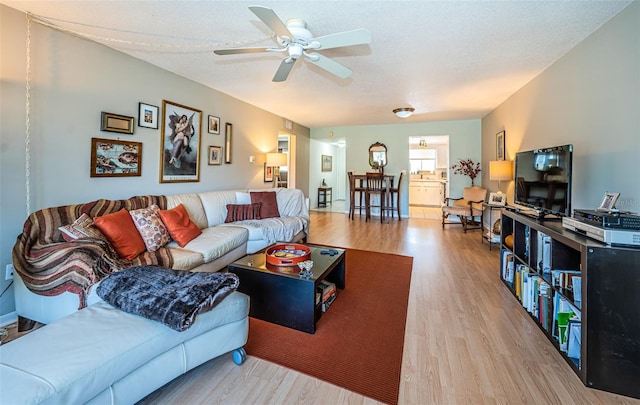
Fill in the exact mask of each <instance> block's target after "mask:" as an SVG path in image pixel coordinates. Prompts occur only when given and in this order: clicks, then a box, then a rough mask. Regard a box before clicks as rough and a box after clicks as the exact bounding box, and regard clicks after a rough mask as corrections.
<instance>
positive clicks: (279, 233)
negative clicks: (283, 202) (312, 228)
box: [220, 217, 307, 244]
mask: <svg viewBox="0 0 640 405" xmlns="http://www.w3.org/2000/svg"><path fill="white" fill-rule="evenodd" d="M306 225H307V223H306V220H305V219H304V218H301V217H279V218H265V219H260V220H248V221H239V222H233V223H229V224H222V225H220V227H229V228H231V227H239V228H244V229H246V230H247V231H248V238H249V239H248V240H249V241H252V240H265V241H267V243H268V244H273V243H275V242H283V241H290V240H292V239H293V237H294V236H295V235H297V234H298V233H299V232H301V231H303V230H305V229H306Z"/></svg>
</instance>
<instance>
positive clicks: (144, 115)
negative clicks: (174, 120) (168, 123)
mask: <svg viewBox="0 0 640 405" xmlns="http://www.w3.org/2000/svg"><path fill="white" fill-rule="evenodd" d="M158 111H159V108H158V107H156V106H155V105H151V104H145V103H138V126H139V127H145V128H153V129H158Z"/></svg>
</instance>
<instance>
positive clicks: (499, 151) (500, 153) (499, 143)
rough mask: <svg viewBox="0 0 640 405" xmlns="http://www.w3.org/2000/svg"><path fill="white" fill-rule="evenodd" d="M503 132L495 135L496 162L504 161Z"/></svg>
mask: <svg viewBox="0 0 640 405" xmlns="http://www.w3.org/2000/svg"><path fill="white" fill-rule="evenodd" d="M504 155H505V153H504V131H500V132H498V133H497V134H496V160H504V159H505V157H504Z"/></svg>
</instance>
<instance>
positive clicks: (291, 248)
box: [265, 243, 311, 269]
mask: <svg viewBox="0 0 640 405" xmlns="http://www.w3.org/2000/svg"><path fill="white" fill-rule="evenodd" d="M265 255H266V259H267V263H268V264H272V265H274V266H295V268H296V269H297V266H298V263H300V262H304V261H307V260H309V259H310V258H311V249H310V248H309V247H308V246H305V245H301V244H299V243H285V244H277V245H273V246H271V247H269V248H267V250H266V251H265Z"/></svg>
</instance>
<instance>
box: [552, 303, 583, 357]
mask: <svg viewBox="0 0 640 405" xmlns="http://www.w3.org/2000/svg"><path fill="white" fill-rule="evenodd" d="M581 319H582V316H581V313H580V310H579V309H578V308H576V306H575V305H573V304H572V303H571V302H570V301H568V300H567V299H566V298H564V297H563V296H562V295H560V294H557V293H556V294H555V295H554V308H553V329H552V333H551V335H552V336H553V337H554V338H555V339H556V340H557V341H558V344H559V346H560V351H562V352H565V353H566V352H567V343H568V337H569V334H568V332H569V330H568V328H569V322H570V321H574V322H575V321H577V322H580V321H581Z"/></svg>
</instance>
